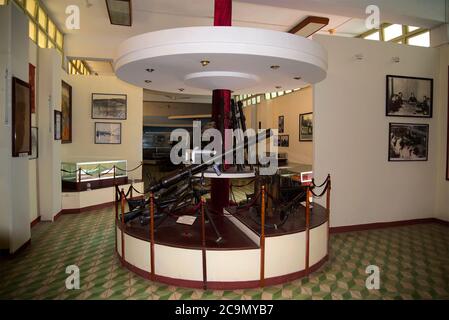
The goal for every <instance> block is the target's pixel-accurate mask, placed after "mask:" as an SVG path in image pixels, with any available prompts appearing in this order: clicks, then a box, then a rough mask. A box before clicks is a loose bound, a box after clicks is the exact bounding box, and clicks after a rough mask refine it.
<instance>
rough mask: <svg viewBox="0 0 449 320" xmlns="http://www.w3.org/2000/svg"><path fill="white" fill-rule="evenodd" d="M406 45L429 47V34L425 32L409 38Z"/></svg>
mask: <svg viewBox="0 0 449 320" xmlns="http://www.w3.org/2000/svg"><path fill="white" fill-rule="evenodd" d="M408 44H409V45H412V46H419V47H430V32H429V31H427V32H424V33H421V34H419V35H417V36H414V37H410V38H409V39H408Z"/></svg>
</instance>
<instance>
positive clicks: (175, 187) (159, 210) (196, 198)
mask: <svg viewBox="0 0 449 320" xmlns="http://www.w3.org/2000/svg"><path fill="white" fill-rule="evenodd" d="M271 135H272V131H271V130H270V129H267V130H265V134H260V135H258V136H257V137H256V138H255V139H250V140H248V139H244V141H243V143H239V144H237V145H236V146H235V147H234V148H232V149H230V150H228V151H226V152H225V153H224V154H221V155H216V156H214V157H212V158H210V159H208V160H207V161H205V162H203V163H201V164H195V165H190V166H188V167H186V168H184V169H181V170H180V171H178V172H177V173H175V174H172V175H170V176H168V177H164V178H162V179H161V180H159V181H158V182H156V183H154V184H152V185H151V186H150V187H149V188H148V189H147V190H145V193H150V192H153V193H154V199H155V218H158V219H160V220H159V221H158V224H157V226H156V227H155V229H157V227H159V226H160V225H161V224H162V223H163V221H164V220H165V219H166V218H167V217H168V216H170V215H173V214H174V213H175V212H176V211H178V210H180V209H183V208H186V207H188V206H190V205H192V204H194V205H195V204H196V205H198V204H199V203H200V199H201V196H203V195H204V194H205V193H204V192H205V190H204V189H202V188H199V189H198V188H195V181H196V180H195V177H194V176H195V175H197V174H203V173H204V171H206V170H207V169H208V168H209V167H211V166H213V165H214V164H215V163H217V162H219V161H221V160H222V159H224V158H225V157H226V156H227V155H230V154H233V153H234V152H237V151H239V150H240V149H242V148H244V149H245V148H248V147H249V146H252V145H253V144H256V143H258V142H262V141H264V140H265V139H267V138H269V137H270V136H271ZM186 182H187V183H186ZM200 183H201V184H202V183H203V178H202V177H201V180H200ZM206 193H207V192H206ZM149 203H150V199H147V200H144V199H142V200H128V205H129V207H130V212H128V213H125V214H124V217H123V218H124V221H125V223H128V222H130V221H132V220H134V219H136V218H139V221H140V223H141V224H142V225H145V224H147V223H148V222H149V215H150V213H149ZM206 216H207V217H208V221H209V222H210V223H211V226H212V228H213V229H214V231H215V233H216V234H217V241H219V240H221V235H220V234H219V232H218V230H217V228H216V226H215V224H214V223H213V220H212V219H211V218H210V216H209V212H208V210H207V209H206Z"/></svg>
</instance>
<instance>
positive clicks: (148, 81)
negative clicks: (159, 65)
mask: <svg viewBox="0 0 449 320" xmlns="http://www.w3.org/2000/svg"><path fill="white" fill-rule="evenodd" d="M151 82H153V81H151V80H145V83H151Z"/></svg>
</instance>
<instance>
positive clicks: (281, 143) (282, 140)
mask: <svg viewBox="0 0 449 320" xmlns="http://www.w3.org/2000/svg"><path fill="white" fill-rule="evenodd" d="M274 145H275V146H277V147H282V148H288V147H289V146H290V136H289V135H288V134H283V135H278V136H274Z"/></svg>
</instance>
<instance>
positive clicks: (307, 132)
mask: <svg viewBox="0 0 449 320" xmlns="http://www.w3.org/2000/svg"><path fill="white" fill-rule="evenodd" d="M299 141H313V112H310V113H303V114H300V115H299Z"/></svg>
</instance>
